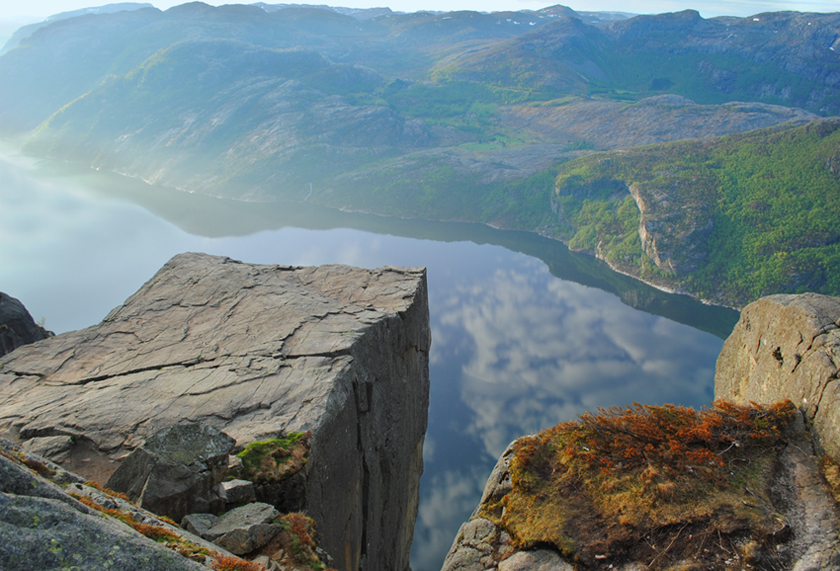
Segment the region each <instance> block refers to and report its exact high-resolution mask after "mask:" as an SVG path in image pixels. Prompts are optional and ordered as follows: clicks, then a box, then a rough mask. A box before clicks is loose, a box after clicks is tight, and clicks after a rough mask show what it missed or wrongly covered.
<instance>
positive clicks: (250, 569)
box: [210, 553, 265, 571]
mask: <svg viewBox="0 0 840 571" xmlns="http://www.w3.org/2000/svg"><path fill="white" fill-rule="evenodd" d="M210 568H211V569H213V571H265V568H264V567H263V566H262V565H260V564H259V563H254V562H253V561H247V560H245V559H240V558H239V557H231V556H229V555H222V554H221V553H214V554H213V562H212V563H210Z"/></svg>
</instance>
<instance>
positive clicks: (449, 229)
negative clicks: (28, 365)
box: [0, 154, 734, 571]
mask: <svg viewBox="0 0 840 571" xmlns="http://www.w3.org/2000/svg"><path fill="white" fill-rule="evenodd" d="M0 181H2V184H0V212H2V213H3V215H4V223H3V224H2V225H0V243H2V244H3V247H2V248H0V290H2V291H4V292H6V293H8V294H10V295H13V296H15V297H17V298H19V299H20V300H21V301H22V302H23V303H24V304H25V305H26V306H27V308H28V309H29V310H30V312H31V313H32V314H33V317H34V318H35V319H36V320H37V319H40V318H42V317H43V318H45V321H46V327H47V328H49V329H52V330H54V331H56V332H63V331H67V330H71V329H78V328H82V327H86V326H88V325H92V324H94V323H96V322H98V321H100V320H101V319H102V318H103V317H104V316H105V315H106V314H107V313H108V312H109V311H110V310H111V309H112V308H113V307H115V306H117V305H119V304H120V303H122V302H123V300H125V298H126V297H128V296H129V295H131V294H132V293H134V292H135V291H136V290H137V289H138V288H139V287H140V286H141V285H142V284H143V283H144V282H145V281H146V280H147V279H149V278H150V277H151V276H152V275H153V274H154V273H155V272H156V271H157V270H158V269H159V268H160V267H161V266H162V265H163V264H164V263H165V262H166V261H167V260H168V259H169V258H171V257H172V256H173V255H175V254H178V253H180V252H184V251H202V252H207V253H210V254H216V255H225V256H230V257H232V258H235V259H238V260H242V261H245V262H253V263H268V264H291V265H319V264H325V263H344V264H352V265H356V266H362V267H367V268H373V267H378V266H381V265H404V266H426V267H427V268H428V281H429V296H430V299H429V301H430V309H431V322H432V323H431V325H432V333H433V344H432V351H431V371H430V372H431V404H430V410H429V429H428V433H427V437H426V444H425V448H424V458H425V473H424V475H423V478H422V480H421V504H420V513H419V515H418V519H417V526H416V530H415V540H414V545H413V549H412V568H413V569H414V570H415V571H437V570H438V569H440V566H441V563H442V561H443V557H444V556H445V554H446V551H447V550H448V548H449V546H450V545H451V543H452V540H453V539H454V537H455V534H456V532H457V529H458V527H459V525H460V524H461V523H462V522H463V521H465V520H466V518H467V517H468V516H469V514H470V513H471V512H472V510H473V509H474V508H475V506H476V505H477V502H478V500H479V498H480V495H481V490H482V488H483V486H484V482H485V480H486V478H487V476H488V475H489V472H490V470H491V468H492V466H493V464H494V463H495V461H496V458H497V457H498V455H499V454H500V453H501V452H502V451H503V450H504V448H505V447H506V446H507V444H508V443H509V442H510V441H511V440H513V439H514V438H516V437H518V436H521V435H523V434H528V433H533V432H536V431H538V430H540V429H541V428H545V427H547V426H551V425H554V424H556V423H557V422H560V421H565V420H571V419H574V418H575V417H576V416H577V415H578V414H580V413H581V412H583V411H586V410H593V409H595V408H597V407H608V406H611V405H625V404H629V403H632V402H634V401H635V402H643V403H651V404H653V403H662V402H671V403H675V404H681V405H688V406H695V407H696V406H703V405H705V404H708V403H709V402H710V400H711V398H712V393H713V386H712V380H713V375H714V364H715V359H716V357H717V354H718V352H719V351H720V348H721V346H722V343H723V340H722V338H721V336H715V335H712V334H711V333H707V332H704V331H702V330H701V329H699V328H695V327H691V326H689V325H685V324H682V323H678V322H677V321H674V320H672V319H670V318H669V317H668V316H667V315H669V313H668V310H667V308H680V309H679V311H678V312H675V313H673V315H675V316H678V317H679V316H682V317H679V318H680V319H681V320H683V321H686V322H690V323H692V324H694V325H696V327H703V328H705V329H707V330H714V331H716V332H720V331H724V330H725V329H726V324H727V323H729V322H730V321H732V317H733V315H734V313H732V314H722V313H721V312H720V310H719V309H718V308H708V307H705V306H702V305H701V304H693V305H692V304H688V302H686V301H685V300H683V299H680V298H678V297H676V296H665V294H660V293H658V292H653V293H652V292H649V291H648V290H646V289H644V288H643V286H640V285H639V284H637V283H636V282H633V281H632V280H628V279H626V278H624V277H622V276H608V275H606V274H601V273H599V272H603V271H604V270H603V268H601V267H600V266H598V263H597V262H596V261H594V260H592V259H590V258H584V257H576V256H574V255H572V254H569V253H568V251H566V250H565V248H563V246H562V245H560V244H559V243H552V242H550V241H545V242H542V241H539V240H542V239H539V238H538V237H533V236H522V235H520V233H504V232H499V231H494V230H491V229H487V228H486V227H483V226H477V225H465V224H462V225H446V224H442V223H423V222H419V221H394V220H389V219H383V218H378V217H365V216H360V215H350V214H343V213H338V212H335V211H323V210H318V209H312V208H309V207H306V206H305V205H304V206H295V205H248V204H242V203H233V202H230V201H216V200H214V199H209V198H207V197H201V196H192V195H187V194H183V193H178V192H176V191H172V190H167V189H155V188H154V187H148V186H144V185H142V183H138V182H137V181H132V180H128V179H121V178H120V177H116V176H114V175H109V174H106V173H92V172H90V171H75V172H74V171H72V170H70V169H68V168H66V167H57V166H56V165H50V164H37V163H33V162H32V161H28V160H25V159H23V158H22V157H19V156H11V155H8V154H7V156H6V157H5V158H0ZM295 226H298V227H295ZM299 226H308V227H309V228H312V229H306V228H301V227H299ZM364 228H368V229H370V230H375V232H374V231H367V230H365V229H364ZM399 234H403V235H399ZM410 236H415V237H410ZM433 238H437V239H433ZM494 241H495V242H496V243H493V242H494ZM498 244H505V245H506V246H508V247H503V246H501V245H498ZM552 248H554V249H556V251H552V252H549V253H545V250H546V249H552ZM538 251H539V252H541V253H539V255H540V258H537V257H533V256H531V255H527V254H526V253H522V252H538ZM535 255H537V254H536V253H535ZM541 258H542V259H541ZM543 260H548V264H550V265H551V267H549V265H547V263H546V262H545V261H543ZM558 275H561V276H579V277H575V279H577V280H578V281H571V279H561V278H559V277H557V276H558ZM592 276H595V277H592ZM602 282H603V283H604V284H605V285H604V287H605V288H606V289H608V290H609V291H605V290H604V289H598V288H597V287H591V284H600V283H602ZM582 283H588V284H590V285H582ZM633 288H636V289H633ZM631 290H632V291H634V292H637V293H636V294H634V295H625V293H626V292H627V291H631ZM638 292H642V294H639V293H638ZM619 295H622V297H624V298H625V301H626V300H627V299H629V298H633V299H635V298H645V299H648V298H649V299H654V302H649V303H647V306H649V307H655V308H658V309H657V310H656V314H654V313H646V312H643V311H640V310H638V309H634V308H633V307H630V306H629V305H626V304H625V303H623V302H622V301H621V299H620V298H619ZM655 296H662V297H655ZM662 308H665V309H662ZM704 311H706V312H708V313H707V314H703V313H702V312H704ZM704 324H706V325H704ZM709 324H711V325H709ZM721 324H722V325H721ZM724 334H725V333H724ZM719 335H720V333H719Z"/></svg>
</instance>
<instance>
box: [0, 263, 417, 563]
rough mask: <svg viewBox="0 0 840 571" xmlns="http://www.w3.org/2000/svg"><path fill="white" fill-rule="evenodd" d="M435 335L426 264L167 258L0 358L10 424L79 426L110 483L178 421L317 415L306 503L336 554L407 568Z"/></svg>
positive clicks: (100, 475) (16, 430) (80, 446)
mask: <svg viewBox="0 0 840 571" xmlns="http://www.w3.org/2000/svg"><path fill="white" fill-rule="evenodd" d="M430 343H431V335H430V329H429V315H428V299H427V291H426V280H425V270H424V269H422V268H393V267H385V268H380V269H377V270H362V269H357V268H351V267H348V266H322V267H312V268H299V267H289V266H273V265H271V266H269V265H251V264H243V263H240V262H236V261H234V260H231V259H229V258H222V257H216V256H208V255H204V254H181V255H178V256H176V257H174V258H173V259H172V260H170V261H169V262H168V263H167V264H166V265H165V266H164V267H163V268H162V269H161V270H160V271H159V272H158V273H157V274H156V275H155V276H154V277H153V278H152V279H151V280H149V281H148V282H147V283H146V284H145V285H144V286H143V287H142V288H141V289H140V290H139V291H138V292H137V293H135V294H134V295H132V296H131V297H130V298H129V299H128V300H126V302H125V304H124V305H122V306H120V307H118V308H116V309H114V310H113V311H112V312H111V313H110V314H109V315H108V316H107V317H106V318H105V319H104V320H103V321H102V323H100V324H98V325H95V326H93V327H89V328H87V329H83V330H80V331H75V332H70V333H65V334H62V335H58V336H56V337H53V338H51V339H48V340H45V341H42V342H40V343H37V344H34V345H27V346H24V347H21V348H19V349H17V350H15V351H13V352H12V353H10V354H9V355H6V356H5V357H3V358H2V359H0V434H2V435H4V436H6V437H8V438H10V439H12V440H13V441H15V442H18V443H24V442H25V441H27V440H30V439H34V438H45V437H54V436H70V437H72V439H73V445H72V447H71V449H70V450H69V451H68V450H66V449H65V450H63V451H62V454H64V455H65V456H64V457H65V458H66V459H65V460H64V461H63V466H64V467H66V468H67V469H69V470H72V471H74V472H77V473H80V474H82V475H83V476H85V477H86V478H91V479H95V480H97V481H100V482H102V483H104V482H105V480H107V478H108V477H109V476H110V474H111V473H113V472H114V470H115V469H116V467H117V465H118V463H119V461H120V460H122V458H124V457H125V456H126V455H127V454H128V453H129V452H130V451H131V450H133V449H134V448H136V447H137V446H139V445H140V444H142V443H143V441H144V440H145V439H146V438H148V437H150V436H151V435H152V434H154V433H156V432H157V431H159V430H160V429H163V428H166V427H169V426H173V425H175V424H178V423H179V422H180V421H182V420H189V421H195V422H202V423H205V424H209V425H212V426H214V427H216V428H218V429H219V430H222V431H223V432H225V433H227V434H229V435H230V436H232V437H233V438H234V439H235V440H236V448H237V450H239V449H241V448H243V447H244V446H245V445H247V444H248V443H250V442H253V441H255V440H264V439H267V438H273V437H277V436H280V435H283V434H286V433H288V432H297V431H301V432H302V431H306V430H312V435H313V436H312V444H311V446H312V449H311V453H310V458H309V462H308V464H307V466H306V468H305V470H306V486H305V490H306V512H307V514H308V515H309V516H310V517H312V518H313V519H315V521H316V522H317V525H318V529H319V532H320V533H321V534H322V541H321V546H322V547H323V548H324V549H325V550H326V551H327V552H328V553H330V554H331V555H332V556H333V557H334V559H335V561H336V567H338V568H341V569H399V570H402V569H406V568H407V567H408V556H409V549H410V545H411V537H412V533H413V525H414V519H415V517H416V513H417V503H418V489H419V488H418V486H419V477H420V473H421V472H422V448H423V438H424V435H425V430H426V418H427V410H428V390H429V384H428V383H429V377H428V354H429V346H430Z"/></svg>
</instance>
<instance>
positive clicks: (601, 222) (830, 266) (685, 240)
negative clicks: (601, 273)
mask: <svg viewBox="0 0 840 571" xmlns="http://www.w3.org/2000/svg"><path fill="white" fill-rule="evenodd" d="M554 205H555V210H556V211H557V216H558V219H559V221H560V223H561V226H562V228H561V230H560V235H561V236H563V237H564V238H565V239H567V240H569V245H570V246H571V247H572V248H575V249H582V250H589V251H592V252H593V253H596V254H597V255H598V256H600V257H603V258H604V259H606V260H607V261H609V262H610V263H611V264H613V265H614V266H616V267H617V268H619V269H621V270H623V271H625V272H628V273H631V274H633V275H637V276H641V277H644V278H645V279H648V280H650V281H652V282H654V283H660V284H663V285H666V286H671V287H680V288H685V289H686V291H689V292H691V293H694V294H697V295H699V296H701V297H702V298H704V299H715V300H720V301H724V302H726V303H729V304H732V305H743V304H745V303H746V302H748V301H749V300H752V299H756V298H758V297H760V296H762V295H765V294H766V293H770V292H778V291H792V292H800V291H815V292H821V293H829V292H831V293H834V292H837V291H840V281H838V275H840V246H838V245H840V231H838V229H837V224H836V221H837V220H838V219H840V120H837V119H824V120H820V121H815V122H812V123H809V124H807V125H804V126H801V127H794V128H771V129H767V130H759V131H753V132H750V133H743V134H738V135H730V136H727V137H722V138H719V139H712V140H708V141H690V142H677V143H669V144H662V145H653V146H650V147H642V148H638V149H632V150H619V151H612V152H609V153H598V154H592V155H589V156H587V157H584V158H581V159H578V160H576V161H571V162H569V163H566V164H564V165H563V166H561V167H560V173H559V175H558V177H557V180H556V197H555V199H554Z"/></svg>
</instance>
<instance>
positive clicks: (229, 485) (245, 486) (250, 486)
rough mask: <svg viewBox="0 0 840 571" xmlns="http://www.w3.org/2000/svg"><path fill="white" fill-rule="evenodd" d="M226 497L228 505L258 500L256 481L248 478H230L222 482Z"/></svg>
mask: <svg viewBox="0 0 840 571" xmlns="http://www.w3.org/2000/svg"><path fill="white" fill-rule="evenodd" d="M222 488H223V489H224V499H225V503H226V505H228V506H231V505H237V504H243V503H248V502H254V501H256V500H257V495H256V492H255V491H254V483H253V482H249V481H248V480H230V481H228V482H222Z"/></svg>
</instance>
